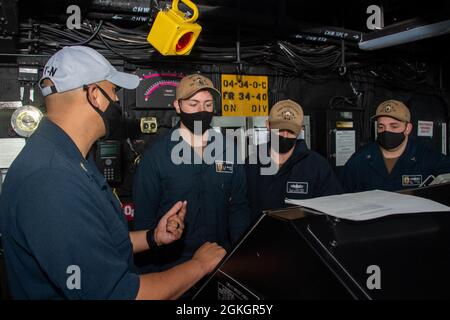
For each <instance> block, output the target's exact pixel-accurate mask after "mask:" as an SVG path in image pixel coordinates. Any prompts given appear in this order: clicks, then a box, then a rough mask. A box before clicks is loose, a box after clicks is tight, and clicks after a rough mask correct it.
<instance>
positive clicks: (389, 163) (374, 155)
mask: <svg viewBox="0 0 450 320" xmlns="http://www.w3.org/2000/svg"><path fill="white" fill-rule="evenodd" d="M372 119H376V120H377V133H378V134H377V141H376V142H372V143H370V144H368V145H367V146H365V147H363V148H362V149H361V150H360V151H358V152H357V153H355V154H354V155H353V156H352V157H351V158H350V159H349V160H348V162H347V163H346V164H345V166H344V168H343V170H342V172H341V181H342V184H343V186H344V188H345V190H346V191H347V192H359V191H367V190H373V189H381V190H387V191H397V190H402V189H410V188H417V187H418V186H419V185H420V184H421V183H422V182H423V181H424V180H425V179H427V178H428V177H429V176H430V175H433V176H435V177H436V176H437V175H439V174H442V173H448V172H450V158H449V157H446V156H444V155H443V154H441V153H439V152H436V151H434V150H432V149H430V148H428V147H427V146H425V145H423V144H419V143H417V142H415V141H414V140H412V139H411V138H410V135H411V132H412V130H413V125H412V124H411V114H410V112H409V109H408V108H407V107H406V105H405V104H404V103H403V102H401V101H398V100H387V101H384V102H382V103H381V104H380V105H379V106H378V108H377V111H376V114H375V115H374V116H373V117H372Z"/></svg>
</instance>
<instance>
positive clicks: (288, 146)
mask: <svg viewBox="0 0 450 320" xmlns="http://www.w3.org/2000/svg"><path fill="white" fill-rule="evenodd" d="M302 126H303V109H302V107H301V106H300V105H299V104H298V103H296V102H294V101H292V100H282V101H279V102H277V103H276V104H275V105H274V106H273V107H272V109H271V110H270V114H269V119H268V121H267V128H268V129H270V130H271V131H273V132H274V133H275V135H271V136H275V137H276V138H278V146H277V143H275V142H273V141H272V142H269V144H268V145H267V146H263V148H264V147H265V148H266V150H267V151H268V153H269V155H270V157H271V159H272V160H273V161H275V162H276V163H277V164H278V170H277V171H276V172H275V173H274V174H271V175H265V174H262V172H263V171H262V170H261V169H262V168H263V167H268V166H271V165H272V164H267V165H264V164H262V163H261V162H260V161H258V163H257V164H247V165H246V172H247V188H248V194H249V200H250V206H251V209H252V215H253V216H252V219H256V218H257V217H258V216H259V215H260V214H261V212H262V211H263V210H269V209H276V208H283V207H286V204H285V202H284V200H285V199H286V198H291V199H308V198H315V197H321V196H326V195H333V194H339V193H342V188H341V185H340V183H339V181H338V179H337V177H336V176H335V174H334V172H333V170H332V169H331V167H330V165H329V164H328V162H327V160H326V159H325V158H324V157H322V156H321V155H319V154H318V153H316V152H314V151H311V150H309V149H308V147H307V146H306V143H305V141H304V140H299V139H297V137H298V136H299V134H300V132H301V130H302ZM263 150H264V149H263ZM258 160H260V159H258Z"/></svg>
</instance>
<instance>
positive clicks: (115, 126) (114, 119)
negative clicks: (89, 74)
mask: <svg viewBox="0 0 450 320" xmlns="http://www.w3.org/2000/svg"><path fill="white" fill-rule="evenodd" d="M96 86H97V88H98V89H99V90H100V92H101V93H102V94H103V96H104V97H105V98H106V99H107V100H108V101H109V105H108V107H107V108H106V110H105V111H104V112H103V111H101V110H100V109H99V108H96V107H94V106H93V105H92V103H91V101H90V100H89V97H88V101H89V103H90V104H91V106H92V107H93V108H94V110H95V111H97V113H98V114H99V115H100V117H102V120H103V123H104V124H105V136H104V137H103V139H102V140H107V139H111V138H113V137H116V136H117V132H118V131H119V130H120V128H122V125H123V119H122V108H121V106H120V104H119V102H118V101H114V100H113V99H111V97H110V96H109V95H108V94H107V93H106V92H105V91H104V90H103V89H102V88H101V87H100V86H98V85H96Z"/></svg>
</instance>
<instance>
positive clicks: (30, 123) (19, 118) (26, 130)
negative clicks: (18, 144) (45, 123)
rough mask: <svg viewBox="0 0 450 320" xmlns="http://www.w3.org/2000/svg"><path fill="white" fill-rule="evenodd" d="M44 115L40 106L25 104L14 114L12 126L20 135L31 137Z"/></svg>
mask: <svg viewBox="0 0 450 320" xmlns="http://www.w3.org/2000/svg"><path fill="white" fill-rule="evenodd" d="M43 117H44V115H43V114H42V112H41V110H39V109H38V108H36V107H33V106H23V107H20V108H18V109H17V110H16V111H14V113H13V114H12V116H11V126H12V127H13V129H14V131H15V132H16V133H17V134H18V135H19V136H22V137H29V136H31V135H32V134H33V132H34V131H35V130H36V128H37V127H38V125H39V122H40V121H41V119H42V118H43Z"/></svg>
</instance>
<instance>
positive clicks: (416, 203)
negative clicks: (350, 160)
mask: <svg viewBox="0 0 450 320" xmlns="http://www.w3.org/2000/svg"><path fill="white" fill-rule="evenodd" d="M286 203H290V204H294V205H298V206H302V207H306V208H310V209H313V210H316V211H320V212H322V213H325V214H328V215H330V216H334V217H337V218H341V219H347V220H354V221H362V220H370V219H376V218H380V217H384V216H388V215H393V214H405V213H419V212H444V211H450V207H447V206H444V205H442V204H440V203H438V202H435V201H432V200H429V199H424V198H420V197H415V196H410V195H405V194H400V193H396V192H388V191H381V190H373V191H366V192H358V193H346V194H341V195H335V196H327V197H320V198H314V199H308V200H293V199H286Z"/></svg>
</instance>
